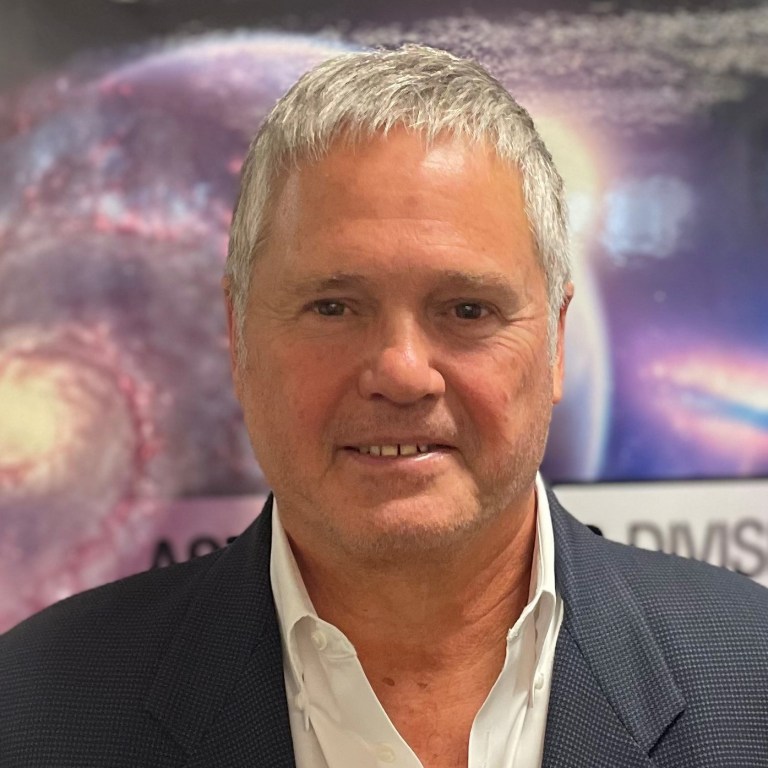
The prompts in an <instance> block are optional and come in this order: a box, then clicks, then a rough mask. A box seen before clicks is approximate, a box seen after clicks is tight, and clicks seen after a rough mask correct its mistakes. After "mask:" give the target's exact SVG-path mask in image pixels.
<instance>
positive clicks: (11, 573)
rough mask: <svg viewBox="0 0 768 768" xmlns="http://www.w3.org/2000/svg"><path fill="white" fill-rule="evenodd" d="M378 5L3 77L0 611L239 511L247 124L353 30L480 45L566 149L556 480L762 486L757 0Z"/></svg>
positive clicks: (373, 40) (254, 486) (765, 402)
mask: <svg viewBox="0 0 768 768" xmlns="http://www.w3.org/2000/svg"><path fill="white" fill-rule="evenodd" d="M392 15H393V18H392V20H391V21H386V20H385V21H382V20H381V19H380V18H379V17H380V14H378V16H377V18H376V21H370V20H368V21H366V20H365V19H363V20H360V19H357V20H356V21H355V22H354V23H352V22H350V21H349V20H343V23H342V20H339V23H338V24H325V25H324V26H323V28H322V29H321V30H319V31H318V30H312V31H302V30H300V29H298V30H297V29H295V27H296V23H295V22H293V24H292V26H293V27H294V28H292V29H291V30H290V31H286V30H285V29H278V28H275V27H270V28H267V27H259V26H249V27H247V28H242V27H240V28H227V29H202V30H199V29H196V30H194V31H192V32H190V31H188V30H187V31H185V33H184V34H162V35H158V34H157V33H156V32H155V31H153V30H152V29H148V30H147V34H146V41H145V42H142V43H141V44H138V45H137V44H135V43H133V44H131V45H130V46H120V45H115V46H112V47H109V48H107V49H105V48H104V46H103V45H101V46H96V44H95V43H94V45H93V47H87V46H85V47H83V50H81V51H79V52H78V53H77V54H76V55H73V56H71V57H69V58H67V59H66V60H65V61H63V62H60V63H58V64H56V65H55V66H52V67H48V68H47V69H46V70H45V71H44V72H39V73H36V74H35V75H34V76H27V77H24V78H20V79H19V80H18V81H15V82H12V83H10V84H6V85H5V86H4V90H3V92H2V93H0V631H1V630H2V629H4V628H7V627H9V626H11V625H12V624H14V623H16V622H17V621H19V620H20V619H22V618H24V617H25V616H26V615H28V614H30V613H32V612H33V611H35V610H38V609H40V608H42V607H44V606H45V605H47V604H49V603H51V602H53V601H54V600H57V599H60V598H61V597H65V596H67V595H69V594H72V593H74V592H77V591H80V590H83V589H85V588H88V587H90V586H94V585H96V584H99V583H103V582H105V581H108V580H112V579H115V578H118V577H120V576H122V575H125V574H128V573H132V572H135V571H138V570H142V569H145V568H147V567H149V566H150V565H152V564H158V563H157V562H154V561H153V554H152V553H153V552H154V553H156V552H157V542H158V541H163V540H165V538H167V539H168V540H169V541H171V540H175V541H181V540H188V539H189V538H190V537H191V536H192V535H193V534H194V533H195V532H198V531H200V529H201V525H203V523H202V522H201V521H203V520H207V523H205V525H207V529H206V530H207V531H208V532H210V533H212V534H215V536H214V538H213V539H212V540H211V547H214V546H217V545H218V544H219V543H223V542H224V541H225V539H226V537H227V536H230V535H235V534H237V533H238V532H239V531H240V530H242V528H243V527H245V525H246V524H247V523H248V522H249V521H250V520H251V519H252V518H253V517H254V515H255V514H257V512H258V509H259V500H260V499H261V498H263V496H264V494H265V493H266V492H267V490H268V489H267V488H266V485H265V483H264V480H263V478H262V476H261V473H260V471H259V468H258V466H257V464H256V462H255V460H254V459H253V458H252V455H251V449H250V445H249V442H248V439H247V435H246V433H245V429H244V427H243V425H242V420H241V415H240V412H239V409H238V406H237V404H236V402H235V399H234V396H233V393H232V385H231V381H230V372H229V361H228V353H227V339H226V324H225V316H224V306H223V301H222V298H221V289H220V277H221V274H222V269H223V264H224V258H225V254H226V243H227V233H228V227H229V221H230V216H231V209H232V205H233V202H234V197H235V193H236V188H237V182H238V174H239V170H240V164H241V162H242V160H243V158H244V155H245V152H246V150H247V147H248V143H249V141H250V138H251V137H252V135H253V134H254V132H255V130H256V129H257V127H258V125H259V122H260V121H261V119H262V118H263V117H264V116H265V114H266V113H267V111H268V110H269V109H270V108H271V106H272V105H273V104H274V102H275V100H276V99H277V98H278V97H279V96H280V95H281V94H282V93H283V92H284V91H285V90H286V89H287V88H288V87H289V86H290V85H291V84H292V83H293V82H294V81H295V80H296V78H297V77H298V76H299V75H300V74H301V73H302V72H304V71H306V70H307V69H308V68H309V67H311V66H312V65H313V64H315V63H316V62H319V61H321V60H322V59H324V58H327V57H329V56H332V55H334V54H336V53H337V52H340V51H343V50H353V49H359V48H364V47H368V46H375V45H395V44H398V43H401V42H406V41H419V42H425V43H429V44H433V45H437V46H440V47H444V48H447V49H449V50H452V51H454V52H456V53H459V54H466V55H471V56H473V57H475V58H477V59H479V60H480V61H482V62H483V63H484V64H486V65H487V66H488V67H489V68H490V70H491V71H492V72H493V73H494V74H495V75H496V76H497V77H498V78H499V79H500V80H501V81H502V82H503V83H504V84H505V85H506V86H507V87H508V88H509V89H510V91H511V92H512V93H513V94H514V95H515V96H516V97H517V98H518V99H519V100H520V101H521V102H522V103H523V104H524V105H525V106H526V107H527V108H528V109H530V111H531V112H532V114H533V115H534V118H535V119H536V122H537V125H538V126H539V128H540V130H541V132H542V133H543V135H544V136H545V139H546V141H547V143H548V146H549V148H550V150H551V151H552V153H553V155H554V156H555V160H556V162H557V163H558V166H559V167H560V169H561V172H562V174H563V176H564V178H565V181H566V186H567V189H568V200H569V207H570V216H571V228H572V233H573V238H572V249H573V253H572V256H573V262H574V277H575V283H576V298H575V300H574V303H573V305H572V309H571V313H570V319H569V325H568V340H567V377H566V392H567V394H566V397H565V400H564V402H563V403H561V404H560V405H559V406H558V408H557V409H556V414H555V418H554V422H553V426H552V431H551V435H550V444H549V448H548V454H547V459H546V462H545V466H544V473H545V476H546V477H547V479H549V480H550V481H552V482H555V483H557V482H566V481H567V482H574V481H576V482H600V481H617V480H660V479H671V478H681V479H682V478H686V479H691V478H699V477H719V478H731V477H734V478H735V477H763V476H768V300H766V287H765V286H766V285H768V7H766V6H762V7H761V6H753V7H744V8H735V9H734V8H729V9H717V8H716V7H712V6H708V8H707V10H701V11H698V10H690V9H688V10H676V11H674V12H664V11H659V10H649V11H632V12H627V13H621V14H619V13H613V12H611V11H610V8H609V7H607V6H606V8H604V9H603V10H602V11H600V12H595V13H583V12H579V13H576V12H569V11H567V10H563V9H559V10H556V11H555V10H551V11H547V10H542V11H535V12H530V11H520V12H516V13H508V12H506V11H504V12H501V11H500V12H499V13H497V14H495V15H488V14H486V15H483V14H479V13H466V12H461V13H459V12H457V13H456V14H455V15H452V14H450V13H448V12H445V13H443V14H442V15H439V16H432V17H429V18H420V19H415V20H411V21H408V22H404V21H402V20H398V18H397V16H396V9H393V12H392ZM164 537H165V538H164ZM187 554H189V553H185V556H186V555H187Z"/></svg>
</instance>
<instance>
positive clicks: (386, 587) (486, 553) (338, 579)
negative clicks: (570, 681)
mask: <svg viewBox="0 0 768 768" xmlns="http://www.w3.org/2000/svg"><path fill="white" fill-rule="evenodd" d="M535 536H536V502H535V494H534V492H533V489H531V492H530V494H529V495H528V496H527V497H526V499H525V500H524V502H523V503H522V504H520V508H519V509H517V510H508V511H507V512H505V513H504V514H503V515H500V516H499V518H498V519H497V520H495V521H493V522H492V523H491V524H489V525H488V526H487V527H486V528H485V529H484V530H482V531H480V532H479V533H476V534H473V536H472V538H471V539H470V540H469V541H467V542H465V543H463V544H462V546H461V548H460V549H459V548H457V549H456V550H455V551H452V552H451V554H450V556H443V557H440V558H427V557H425V558H420V557H417V556H411V557H409V558H407V561H404V562H399V563H387V564H386V565H384V566H382V567H375V568H374V567H371V566H370V565H368V564H365V563H361V564H358V565H355V564H354V563H350V562H349V559H344V560H342V559H341V558H339V557H338V554H335V553H327V555H328V556H324V555H326V553H323V552H312V551H309V550H308V549H304V548H302V547H301V546H299V545H297V542H295V541H293V540H291V544H292V548H293V551H294V554H295V556H296V561H297V563H298V566H299V570H300V571H301V574H302V577H303V579H304V583H305V585H306V588H307V592H308V593H309V596H310V598H311V600H312V603H313V605H314V606H315V610H316V611H317V613H318V615H319V616H320V617H321V618H323V619H324V620H325V621H328V622H329V623H331V624H334V625H335V626H337V627H338V628H339V629H340V630H341V631H342V632H344V634H345V635H346V636H347V637H348V638H349V640H350V641H351V642H352V643H353V645H354V646H355V649H356V650H357V653H358V656H359V658H360V661H361V663H362V664H363V667H364V669H365V670H366V673H367V674H368V677H369V680H371V683H372V684H373V685H374V688H376V687H377V686H376V685H375V682H374V678H372V674H373V675H374V677H375V676H376V675H377V674H380V676H381V677H382V679H387V680H392V679H394V678H395V677H396V676H398V675H399V676H404V675H405V676H407V675H410V674H416V673H419V675H420V676H422V677H423V676H424V672H425V671H427V670H432V671H433V673H434V674H435V675H441V676H443V673H445V672H450V673H451V674H454V675H455V674H459V673H460V671H461V670H462V669H463V668H464V667H466V666H472V667H474V668H475V669H473V674H477V669H476V667H477V666H478V665H479V664H484V665H485V666H487V667H488V675H484V676H483V677H486V676H487V677H489V678H490V679H491V684H492V681H493V680H495V677H496V675H498V672H499V671H500V669H501V665H502V664H503V661H504V654H505V648H506V632H507V630H508V629H509V628H510V627H511V626H512V625H513V624H514V623H515V621H516V620H517V618H518V616H519V615H520V613H521V612H522V610H523V608H524V607H525V605H526V603H527V601H528V592H529V586H530V579H531V565H532V557H533V549H534V543H535ZM289 538H290V533H289ZM470 649H471V652H469V651H470Z"/></svg>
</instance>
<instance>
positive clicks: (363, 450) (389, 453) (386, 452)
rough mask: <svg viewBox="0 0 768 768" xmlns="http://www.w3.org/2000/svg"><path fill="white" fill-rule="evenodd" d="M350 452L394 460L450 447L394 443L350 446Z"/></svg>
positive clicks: (440, 450) (436, 451)
mask: <svg viewBox="0 0 768 768" xmlns="http://www.w3.org/2000/svg"><path fill="white" fill-rule="evenodd" d="M347 450H348V451H352V452H353V453H359V454H361V455H363V456H375V457H377V458H378V457H381V458H387V459H394V458H397V457H399V456H406V457H407V456H423V455H426V454H430V453H438V452H442V451H446V450H448V446H445V445H438V444H436V443H435V444H431V443H393V444H389V445H355V446H349V447H348V448H347Z"/></svg>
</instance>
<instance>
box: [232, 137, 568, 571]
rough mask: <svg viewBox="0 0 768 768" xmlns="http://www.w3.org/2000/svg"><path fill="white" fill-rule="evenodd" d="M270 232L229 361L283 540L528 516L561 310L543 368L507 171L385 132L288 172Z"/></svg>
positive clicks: (516, 181) (401, 538) (377, 549)
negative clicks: (239, 351) (240, 355)
mask: <svg viewBox="0 0 768 768" xmlns="http://www.w3.org/2000/svg"><path fill="white" fill-rule="evenodd" d="M270 221H271V227H270V231H269V238H268V241H267V243H266V245H265V247H264V249H263V250H262V252H261V253H260V254H259V255H258V257H257V260H256V263H255V265H254V268H253V275H252V283H251V291H250V296H249V300H248V304H247V309H246V318H245V325H244V342H245V348H246V349H247V356H246V359H245V361H242V362H240V363H238V361H237V360H234V362H233V365H234V367H235V369H236V370H235V378H236V389H237V393H238V397H239V399H240V402H241V404H242V406H243V411H244V414H245V419H246V424H247V427H248V431H249V433H250V436H251V440H252V442H253V445H254V449H255V452H256V457H257V459H258V461H259V463H260V465H261V468H262V470H263V472H264V474H265V477H266V478H267V480H268V482H269V483H270V485H271V487H272V488H273V490H274V492H275V496H276V498H277V500H278V502H279V503H280V511H281V517H282V519H283V523H284V525H285V528H286V530H287V531H288V533H289V535H290V536H291V538H292V539H293V540H294V543H298V545H299V547H304V548H309V549H310V551H311V549H312V548H320V547H321V548H324V549H326V550H332V551H335V552H336V553H337V554H339V553H343V554H344V555H345V556H350V555H352V556H358V557H365V558H371V557H373V558H375V557H377V556H383V554H384V553H390V554H391V553H394V552H398V551H401V552H405V553H417V552H419V551H427V550H434V549H435V548H436V547H444V546H446V545H447V544H449V543H451V542H454V543H455V542H457V541H460V540H461V538H462V537H463V536H466V535H468V533H467V532H469V531H473V530H477V529H479V528H482V527H483V526H487V525H488V524H493V521H496V520H499V519H501V517H502V516H503V515H507V516H509V515H514V514H521V510H523V509H528V510H530V509H531V508H532V507H531V502H532V493H533V490H532V488H533V481H534V477H535V473H536V470H537V468H538V466H539V464H540V462H541V458H542V454H543V450H544V444H545V441H546V435H547V430H548V425H549V420H550V415H551V408H552V404H553V403H554V402H557V400H559V398H560V394H561V382H562V365H561V362H560V361H561V356H562V338H561V337H562V330H563V322H564V312H562V313H561V318H560V326H559V337H560V338H559V341H558V350H559V352H558V361H557V362H556V364H555V365H554V366H551V365H550V363H549V358H548V339H547V311H548V307H547V292H546V284H545V278H544V275H543V272H542V270H541V267H540V266H539V262H538V260H537V256H536V253H535V249H534V242H533V238H532V236H531V233H530V230H529V226H528V221H527V218H526V215H525V213H524V210H523V195H522V191H521V187H520V178H519V175H518V174H517V173H516V172H515V171H513V170H511V169H510V168H509V167H508V166H507V165H505V164H504V163H503V162H501V161H500V160H499V159H498V158H497V157H496V155H495V154H494V153H493V152H492V151H491V150H490V149H488V148H485V147H472V146H470V145H468V144H467V143H465V142H464V141H463V140H459V139H456V138H451V137H445V138H442V139H440V140H438V141H437V142H436V143H435V144H434V145H433V146H432V147H431V148H429V149H427V148H426V146H425V143H424V141H423V138H422V137H421V136H420V135H418V134H414V133H408V132H407V131H405V130H395V131H393V132H391V133H390V134H389V136H388V137H382V136H378V137H375V138H373V139H371V140H370V141H367V142H365V143H363V144H362V145H361V146H358V147H356V148H352V147H349V146H346V145H344V144H343V143H338V144H337V145H336V146H335V147H333V148H332V150H331V152H330V153H329V155H328V156H327V157H325V158H324V159H323V160H321V161H319V162H315V163H305V164H303V165H301V166H300V167H299V168H298V169H296V170H293V171H290V172H289V173H288V175H287V176H286V177H285V179H284V180H283V184H282V186H281V188H280V190H279V193H278V194H277V197H276V200H275V204H274V208H273V211H272V216H271V220H270ZM232 341H233V344H232V348H233V350H235V349H236V345H235V344H234V339H232ZM238 365H240V367H239V370H238V368H237V366H238Z"/></svg>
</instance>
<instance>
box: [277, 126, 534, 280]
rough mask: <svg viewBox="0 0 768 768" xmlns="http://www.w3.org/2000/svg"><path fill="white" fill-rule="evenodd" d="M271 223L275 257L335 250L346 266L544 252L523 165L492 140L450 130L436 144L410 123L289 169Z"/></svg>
mask: <svg viewBox="0 0 768 768" xmlns="http://www.w3.org/2000/svg"><path fill="white" fill-rule="evenodd" d="M269 230H270V231H269V236H268V239H267V245H266V250H267V251H271V252H272V253H271V254H270V256H269V257H270V258H273V257H277V258H280V259H281V260H284V263H285V265H286V266H288V265H292V266H293V267H294V268H296V269H301V267H302V266H303V265H308V264H310V263H312V262H313V261H315V260H316V259H317V258H320V257H322V256H326V257H327V256H329V255H330V256H332V257H333V258H335V259H336V260H337V263H336V264H335V265H334V267H335V269H336V270H342V271H344V270H347V269H349V268H351V267H357V263H358V262H360V261H366V260H374V261H376V260H377V259H378V260H382V259H384V260H386V261H387V263H388V265H389V266H390V267H395V266H397V263H399V262H396V261H393V260H397V259H400V258H404V259H405V261H404V263H405V264H408V265H409V266H410V268H412V269H415V268H417V267H418V266H419V265H420V264H422V263H424V264H426V262H429V266H430V268H431V269H434V268H436V267H441V266H442V267H444V268H445V269H447V270H451V269H454V270H455V269H458V268H462V269H463V268H465V267H466V264H465V263H463V262H465V261H466V259H467V258H473V259H475V260H477V261H478V262H480V261H483V260H484V259H489V258H490V259H491V260H494V259H498V258H499V257H501V256H503V255H508V256H509V255H515V256H518V257H520V256H523V255H526V254H533V252H534V243H533V237H532V235H531V231H530V227H529V223H528V217H527V214H526V212H525V200H524V195H523V191H522V184H521V176H520V173H519V171H518V170H517V169H516V168H514V167H511V166H510V165H509V164H508V163H506V162H505V161H503V160H501V159H500V158H499V157H498V156H497V154H496V153H495V151H494V150H493V149H492V148H491V147H489V146H487V145H484V144H470V143H468V141H467V140H465V139H463V138H460V137H455V136H450V135H444V136H439V137H437V138H436V139H435V140H434V141H433V142H432V143H430V144H428V143H427V142H426V140H425V138H424V137H423V136H422V135H421V134H419V133H414V132H412V131H408V130H406V129H394V130H392V131H391V132H390V133H388V134H387V135H386V136H385V135H374V136H373V137H370V138H368V139H364V140H361V141H360V142H357V143H355V144H351V143H350V142H348V141H344V140H340V141H337V142H336V143H335V144H334V145H332V146H331V148H330V150H329V152H328V153H327V154H326V155H325V156H324V157H322V158H321V159H320V160H316V161H311V162H304V163H300V164H299V165H298V166H297V167H295V168H293V169H292V170H290V171H289V172H287V174H286V175H285V176H284V177H283V178H282V179H281V184H280V186H279V188H278V189H277V190H276V197H275V199H274V204H273V207H272V216H271V223H270V228H269ZM266 255H267V254H265V256H266ZM425 260H426V261H425ZM454 262H457V263H454ZM458 262H462V263H458ZM498 267H499V265H498V264H496V265H485V267H483V265H481V264H478V268H481V269H482V268H486V269H487V268H495V270H496V271H498Z"/></svg>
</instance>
